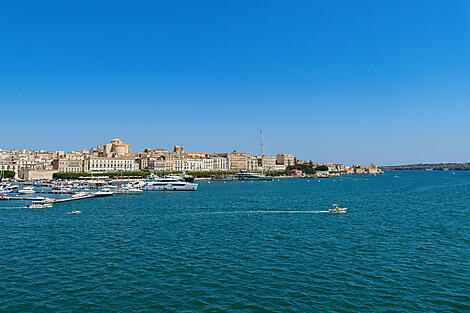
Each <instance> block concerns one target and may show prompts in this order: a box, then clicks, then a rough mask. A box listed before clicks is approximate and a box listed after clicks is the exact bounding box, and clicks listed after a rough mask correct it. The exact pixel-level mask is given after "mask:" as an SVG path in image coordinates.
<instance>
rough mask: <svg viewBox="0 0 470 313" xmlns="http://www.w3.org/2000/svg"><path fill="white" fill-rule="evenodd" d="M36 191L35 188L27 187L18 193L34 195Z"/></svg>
mask: <svg viewBox="0 0 470 313" xmlns="http://www.w3.org/2000/svg"><path fill="white" fill-rule="evenodd" d="M35 192H36V191H34V187H33V186H27V187H24V188H23V189H21V190H18V193H27V194H32V193H35Z"/></svg>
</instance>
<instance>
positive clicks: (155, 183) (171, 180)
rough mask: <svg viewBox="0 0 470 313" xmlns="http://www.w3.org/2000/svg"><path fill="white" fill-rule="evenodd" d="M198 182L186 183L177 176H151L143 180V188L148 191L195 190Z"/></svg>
mask: <svg viewBox="0 0 470 313" xmlns="http://www.w3.org/2000/svg"><path fill="white" fill-rule="evenodd" d="M197 187H198V184H194V183H188V182H186V181H184V179H183V178H181V177H179V176H166V177H155V176H151V177H150V179H148V180H147V181H146V182H145V185H144V190H150V191H196V190H197Z"/></svg>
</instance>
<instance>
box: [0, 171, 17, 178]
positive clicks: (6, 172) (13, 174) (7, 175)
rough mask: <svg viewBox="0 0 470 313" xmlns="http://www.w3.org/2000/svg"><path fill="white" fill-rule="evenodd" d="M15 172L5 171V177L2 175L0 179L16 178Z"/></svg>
mask: <svg viewBox="0 0 470 313" xmlns="http://www.w3.org/2000/svg"><path fill="white" fill-rule="evenodd" d="M15 175H16V174H15V172H13V171H3V176H2V174H1V173H0V178H14V177H15Z"/></svg>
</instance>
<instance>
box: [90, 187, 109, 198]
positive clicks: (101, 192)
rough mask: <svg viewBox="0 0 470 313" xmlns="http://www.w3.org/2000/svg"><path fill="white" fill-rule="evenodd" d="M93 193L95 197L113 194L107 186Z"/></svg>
mask: <svg viewBox="0 0 470 313" xmlns="http://www.w3.org/2000/svg"><path fill="white" fill-rule="evenodd" d="M94 195H95V197H97V198H99V197H110V196H112V195H114V192H112V191H111V189H109V188H103V189H101V190H100V191H97V192H95V193H94Z"/></svg>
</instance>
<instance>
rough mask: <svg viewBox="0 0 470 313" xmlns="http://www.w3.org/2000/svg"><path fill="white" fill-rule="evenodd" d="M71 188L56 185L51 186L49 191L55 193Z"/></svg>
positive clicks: (64, 191)
mask: <svg viewBox="0 0 470 313" xmlns="http://www.w3.org/2000/svg"><path fill="white" fill-rule="evenodd" d="M71 191H72V190H71V189H70V188H69V187H64V186H56V187H53V188H52V190H51V192H52V193H56V194H63V193H70V192H71Z"/></svg>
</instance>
